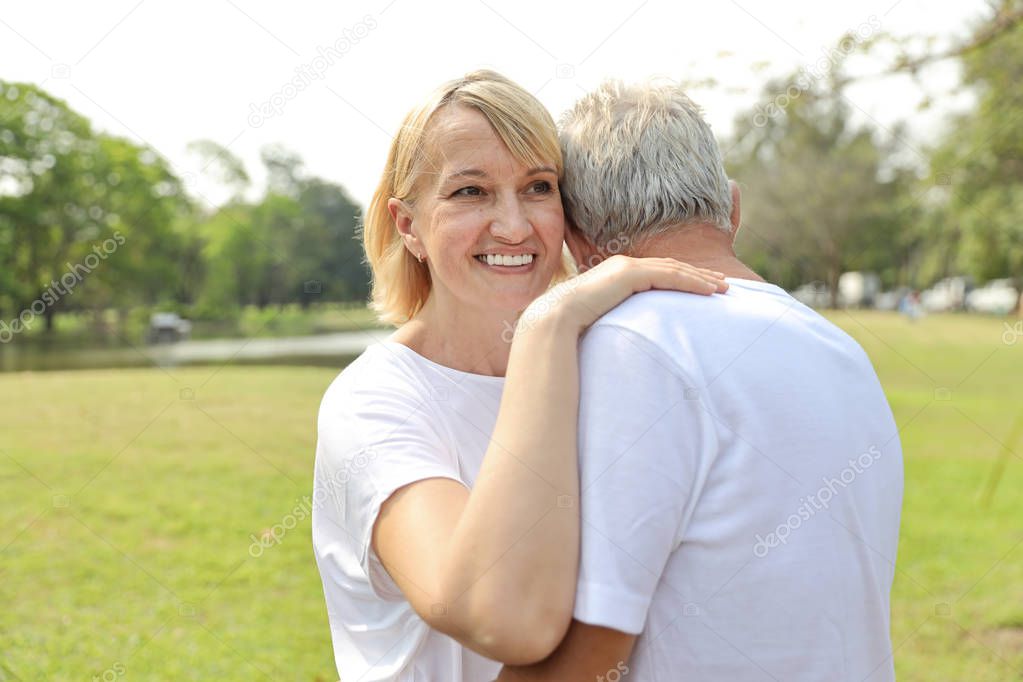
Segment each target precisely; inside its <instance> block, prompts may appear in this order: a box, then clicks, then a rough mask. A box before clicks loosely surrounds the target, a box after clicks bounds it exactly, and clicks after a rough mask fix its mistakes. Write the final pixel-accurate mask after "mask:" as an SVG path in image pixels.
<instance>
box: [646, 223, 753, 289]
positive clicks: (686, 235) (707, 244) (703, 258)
mask: <svg viewBox="0 0 1023 682" xmlns="http://www.w3.org/2000/svg"><path fill="white" fill-rule="evenodd" d="M629 255H631V256H636V257H645V256H654V257H657V258H675V259H676V260H680V261H682V262H684V263H689V264H690V265H693V266H695V267H698V268H706V269H708V270H716V271H717V272H721V273H723V274H724V275H725V276H726V277H735V278H736V279H751V280H755V281H758V282H763V281H764V278H763V277H761V276H760V275H758V274H757V273H755V272H753V270H751V269H750V268H749V267H748V266H747V265H746V264H745V263H743V262H742V261H741V260H739V258H738V257H737V256H736V255H735V250H734V249H733V248H732V235H730V234H728V233H727V232H725V231H724V230H722V229H721V228H718V227H715V226H713V225H690V226H686V227H681V228H679V229H677V230H672V231H670V232H668V233H666V234H661V235H658V236H656V237H651V238H650V239H647V240H644V241H643V242H641V243H640V244H639V245H638V246H637V248H635V249H633V250H632V251H631V252H630V253H629Z"/></svg>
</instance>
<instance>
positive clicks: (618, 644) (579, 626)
mask: <svg viewBox="0 0 1023 682" xmlns="http://www.w3.org/2000/svg"><path fill="white" fill-rule="evenodd" d="M635 643H636V636H635V635H630V634H626V633H624V632H620V631H618V630H612V629H611V628H604V627H600V626H599V625H587V624H586V623H581V622H579V621H577V620H573V621H572V625H571V626H570V627H569V629H568V634H566V635H565V639H563V640H561V644H560V645H558V648H557V649H556V650H555V651H554V653H553V654H551V655H550V656H548V657H547V658H545V659H544V660H542V661H540V662H539V663H535V664H533V665H527V666H505V667H504V668H503V669H502V670H501V675H500V676H499V677H498V678H497V682H548V681H550V682H575V681H576V680H579V681H580V682H582V681H583V680H585V681H586V682H590V680H597V681H598V682H604V680H607V679H608V678H610V679H612V680H617V679H620V678H622V677H624V676H625V675H626V674H628V672H629V667H628V661H629V656H630V655H631V654H632V647H633V645H634V644H635ZM612 671H615V672H617V675H613V674H611V672H612Z"/></svg>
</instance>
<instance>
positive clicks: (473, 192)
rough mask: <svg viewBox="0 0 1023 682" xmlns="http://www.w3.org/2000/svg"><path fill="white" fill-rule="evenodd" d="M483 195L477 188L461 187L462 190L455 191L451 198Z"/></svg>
mask: <svg viewBox="0 0 1023 682" xmlns="http://www.w3.org/2000/svg"><path fill="white" fill-rule="evenodd" d="M481 194H483V190H481V189H480V188H479V187H463V188H462V189H457V190H455V192H454V194H452V195H451V196H453V197H478V196H480V195H481Z"/></svg>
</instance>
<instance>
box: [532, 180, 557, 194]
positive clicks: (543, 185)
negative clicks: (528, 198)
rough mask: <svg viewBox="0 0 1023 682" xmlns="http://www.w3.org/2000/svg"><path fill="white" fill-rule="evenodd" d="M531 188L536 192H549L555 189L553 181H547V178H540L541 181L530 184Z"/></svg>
mask: <svg viewBox="0 0 1023 682" xmlns="http://www.w3.org/2000/svg"><path fill="white" fill-rule="evenodd" d="M530 189H531V190H532V191H533V192H535V193H536V194H547V193H548V192H550V191H551V190H553V189H554V187H553V186H552V185H551V183H549V182H547V181H546V180H540V181H539V182H534V183H533V184H532V185H530Z"/></svg>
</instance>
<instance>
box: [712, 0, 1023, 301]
mask: <svg viewBox="0 0 1023 682" xmlns="http://www.w3.org/2000/svg"><path fill="white" fill-rule="evenodd" d="M893 42H894V43H895V44H896V45H897V46H898V48H899V50H900V52H899V56H898V57H897V58H896V59H895V61H894V63H893V65H892V67H891V69H890V70H889V71H888V72H887V73H883V74H880V75H881V76H886V75H897V74H911V75H913V76H918V75H919V72H920V70H921V69H922V68H923V67H924V66H926V65H927V64H929V63H931V62H934V61H939V60H943V59H959V60H961V62H962V65H963V72H962V73H963V84H962V85H963V87H965V88H968V89H970V90H972V91H973V92H974V93H975V95H976V103H975V105H974V107H973V108H972V109H971V110H970V111H968V112H966V113H964V114H961V115H959V116H956V117H955V118H954V119H953V120H951V121H950V122H949V125H948V126H947V129H946V133H945V137H944V138H943V139H941V140H938V141H937V142H936V143H935V144H934V145H933V146H930V147H929V148H917V147H916V146H915V143H913V142H909V139H910V135H909V134H908V132H909V130H908V129H909V127H910V124H909V123H906V122H904V123H901V124H899V125H896V126H894V127H890V128H887V129H885V128H882V127H880V126H877V125H873V124H861V125H856V124H854V123H853V121H854V120H855V118H856V116H855V114H857V113H858V112H857V111H856V105H855V102H854V101H853V99H852V98H850V97H849V95H848V94H847V90H848V88H849V87H850V85H852V84H855V83H856V80H855V79H854V78H851V77H849V76H848V75H847V73H846V70H845V68H844V67H845V62H846V59H847V58H848V57H850V56H851V55H853V54H855V53H858V52H863V51H867V52H869V51H871V50H875V49H876V48H877V47H878V46H879V45H881V44H891V43H893ZM829 59H830V63H828V64H826V65H824V67H825V68H821V69H819V70H817V71H816V72H814V73H810V74H807V73H805V72H800V73H797V74H793V75H792V77H791V78H788V79H783V80H779V81H772V82H770V83H768V84H767V86H766V87H765V88H764V90H763V97H762V101H761V102H760V103H759V104H758V105H757V106H756V107H754V108H753V109H751V110H750V111H748V112H744V113H743V114H741V115H740V116H739V117H737V119H736V125H735V131H734V136H733V138H732V139H731V140H729V141H727V142H726V143H725V148H726V149H728V155H727V165H728V170H729V174H730V175H732V176H734V177H736V178H737V179H738V180H739V181H740V183H741V184H742V186H743V189H744V201H743V209H744V210H743V216H744V223H745V228H744V231H743V232H742V233H740V238H739V243H738V249H739V250H740V252H741V255H742V256H743V257H744V258H745V259H746V260H747V261H749V262H750V263H751V264H752V265H753V266H754V267H755V268H756V269H757V270H758V271H760V272H761V273H763V274H764V275H765V276H767V277H768V278H769V279H771V280H773V281H776V282H779V283H781V284H782V285H784V286H786V287H789V288H792V287H796V286H798V285H800V284H803V283H808V282H812V281H818V282H822V283H825V284H826V285H828V287H829V288H830V290H831V291H832V292H836V290H837V282H838V277H839V276H840V275H841V273H842V272H845V271H850V270H869V271H874V272H877V273H878V274H879V275H880V276H881V278H882V281H883V282H884V284H885V285H886V286H889V287H891V286H900V285H901V286H908V287H911V288H924V287H926V286H928V285H930V284H932V283H933V282H935V281H936V280H938V279H941V278H943V277H946V276H952V275H961V274H962V275H970V276H972V277H973V278H974V279H975V280H976V281H977V282H978V283H980V282H984V281H987V280H990V279H996V278H1010V279H1013V280H1014V283H1015V287H1016V289H1017V290H1018V291H1019V290H1023V116H1021V115H1020V113H1021V112H1023V87H1020V83H1021V82H1023V2H1020V0H1000V1H999V2H997V3H995V4H994V5H993V8H992V12H991V14H990V16H989V17H988V18H987V19H986V20H984V21H983V22H981V23H980V24H979V25H977V26H976V27H975V28H974V30H973V33H972V35H971V36H970V37H969V38H968V39H967V40H965V41H964V42H963V43H962V44H959V45H956V46H954V47H953V48H952V49H950V50H947V51H945V52H932V53H925V54H923V55H912V54H911V53H910V52H909V51H908V47H907V46H906V41H898V40H896V39H894V38H891V37H890V36H887V35H885V34H882V33H880V32H873V33H870V34H869V35H866V36H863V35H860V36H857V35H855V34H852V33H850V34H849V35H847V36H844V37H843V38H842V39H841V40H840V41H839V43H838V45H836V48H835V49H834V50H833V51H832V52H831V53H829ZM926 104H927V103H926V102H925V105H926ZM860 118H861V119H862V118H864V117H862V116H861V117H860Z"/></svg>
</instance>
